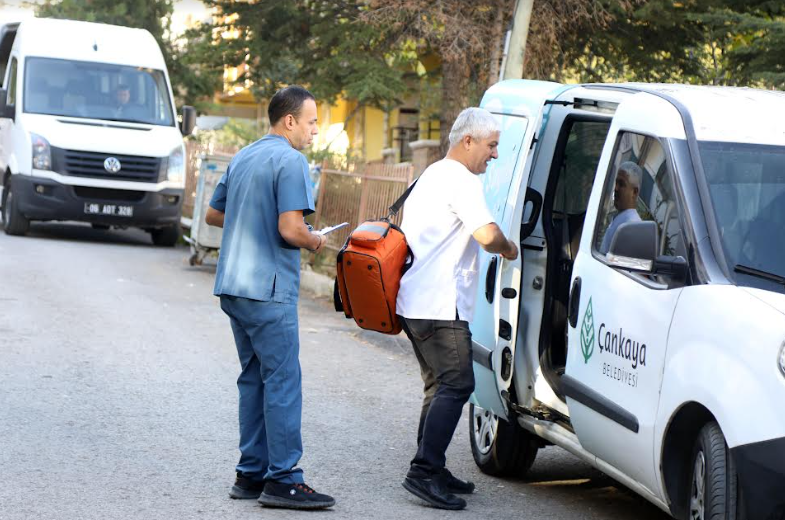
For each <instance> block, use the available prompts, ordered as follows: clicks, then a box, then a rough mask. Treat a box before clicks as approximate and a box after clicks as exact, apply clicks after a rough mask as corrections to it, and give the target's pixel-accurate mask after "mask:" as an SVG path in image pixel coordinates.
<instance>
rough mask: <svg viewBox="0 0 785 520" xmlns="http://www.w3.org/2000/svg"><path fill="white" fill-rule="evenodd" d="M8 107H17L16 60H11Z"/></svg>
mask: <svg viewBox="0 0 785 520" xmlns="http://www.w3.org/2000/svg"><path fill="white" fill-rule="evenodd" d="M6 104H7V105H16V58H12V59H11V67H10V68H9V71H8V94H7V98H6Z"/></svg>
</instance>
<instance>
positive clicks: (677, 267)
mask: <svg viewBox="0 0 785 520" xmlns="http://www.w3.org/2000/svg"><path fill="white" fill-rule="evenodd" d="M688 272H689V264H688V263H687V259H686V258H684V257H683V256H666V255H661V256H658V257H657V258H656V259H655V260H654V266H652V274H656V275H659V276H667V277H668V278H671V279H672V280H674V281H677V282H683V281H684V280H686V279H687V273H688Z"/></svg>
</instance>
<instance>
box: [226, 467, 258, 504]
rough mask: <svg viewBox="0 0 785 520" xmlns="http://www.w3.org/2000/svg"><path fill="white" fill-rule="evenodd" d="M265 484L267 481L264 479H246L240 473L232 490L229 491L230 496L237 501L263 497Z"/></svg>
mask: <svg viewBox="0 0 785 520" xmlns="http://www.w3.org/2000/svg"><path fill="white" fill-rule="evenodd" d="M265 482H267V481H266V480H264V479H262V480H254V479H252V478H249V477H246V476H244V475H243V474H242V473H241V472H239V471H238V472H237V479H236V480H235V481H234V486H232V490H231V491H229V496H230V497H231V498H237V499H250V498H259V495H261V494H262V491H263V490H264V484H265Z"/></svg>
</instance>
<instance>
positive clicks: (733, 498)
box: [687, 421, 743, 520]
mask: <svg viewBox="0 0 785 520" xmlns="http://www.w3.org/2000/svg"><path fill="white" fill-rule="evenodd" d="M691 470H692V478H691V479H690V495H689V497H690V503H689V514H688V516H687V518H688V519H689V520H715V519H723V520H726V519H727V520H732V519H733V520H739V519H741V518H742V517H743V514H742V515H740V514H738V513H739V512H740V511H739V510H740V508H739V500H738V482H737V477H736V467H735V464H734V463H733V459H732V457H731V454H730V450H729V449H728V445H727V444H726V443H725V436H724V435H723V434H722V430H720V427H719V425H718V424H717V423H716V422H714V421H712V422H710V423H707V424H706V425H705V426H704V427H703V428H702V429H701V431H700V433H699V434H698V439H697V440H696V441H695V447H694V448H693V450H692V465H691Z"/></svg>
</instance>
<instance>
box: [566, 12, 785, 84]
mask: <svg viewBox="0 0 785 520" xmlns="http://www.w3.org/2000/svg"><path fill="white" fill-rule="evenodd" d="M606 1H607V4H606V5H607V7H608V10H609V12H610V13H612V15H613V16H612V18H611V21H610V22H609V23H608V25H607V29H605V30H593V31H592V30H587V31H581V32H579V33H576V34H574V35H573V36H572V38H571V39H570V41H569V42H568V44H567V45H566V46H565V48H566V49H567V50H568V52H567V53H566V56H565V59H564V62H565V65H566V69H567V70H569V71H571V72H572V73H573V74H574V75H575V77H576V78H577V79H579V80H581V81H607V80H617V81H618V80H622V81H624V80H633V81H645V82H658V81H659V82H670V81H677V82H685V83H698V84H710V85H768V86H777V85H779V86H782V85H783V84H784V83H785V69H784V68H783V59H782V56H783V51H785V25H783V24H784V23H785V21H783V18H782V15H783V12H784V11H785V7H784V6H783V4H782V2H780V1H776V0H692V1H689V2H673V1H672V0H646V1H640V0H639V1H637V2H635V3H634V4H633V6H632V8H631V9H630V8H629V7H626V8H625V6H622V5H620V4H619V2H616V1H615V0H614V1H608V0H606ZM625 10H626V12H625Z"/></svg>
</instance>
